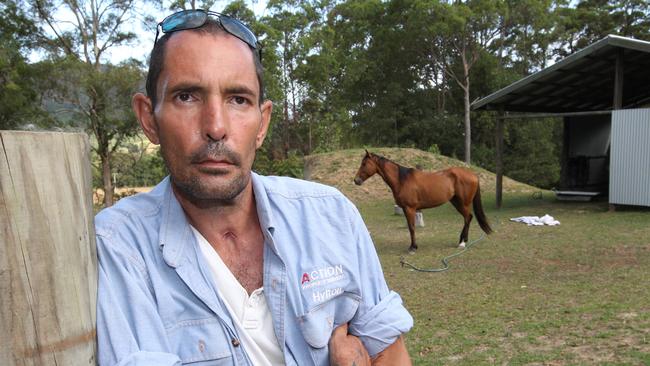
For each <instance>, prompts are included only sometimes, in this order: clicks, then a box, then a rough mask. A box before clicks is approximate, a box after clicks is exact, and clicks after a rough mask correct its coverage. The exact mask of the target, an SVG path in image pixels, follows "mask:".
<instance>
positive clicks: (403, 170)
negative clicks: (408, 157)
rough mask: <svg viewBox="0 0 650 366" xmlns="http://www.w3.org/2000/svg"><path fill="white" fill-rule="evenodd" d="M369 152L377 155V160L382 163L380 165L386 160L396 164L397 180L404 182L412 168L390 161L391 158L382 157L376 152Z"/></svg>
mask: <svg viewBox="0 0 650 366" xmlns="http://www.w3.org/2000/svg"><path fill="white" fill-rule="evenodd" d="M370 154H372V155H373V156H375V157H377V158H378V159H379V162H380V163H382V165H383V162H385V161H388V162H391V163H393V164H395V165H397V171H398V174H399V181H400V182H404V181H405V180H406V179H407V178H408V176H409V175H411V173H412V172H413V170H414V169H413V168H410V167H407V166H403V165H400V164H398V163H396V162H394V161H392V160H390V159H388V158H385V157H383V156H381V155H378V154H375V153H370Z"/></svg>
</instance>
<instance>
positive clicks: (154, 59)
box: [146, 17, 264, 108]
mask: <svg viewBox="0 0 650 366" xmlns="http://www.w3.org/2000/svg"><path fill="white" fill-rule="evenodd" d="M178 32H197V33H202V34H211V35H218V34H228V35H230V33H228V32H226V31H225V30H224V29H223V28H222V26H221V25H220V24H219V22H218V21H217V20H216V19H212V18H209V17H208V19H207V20H206V22H205V24H204V25H203V26H201V27H200V28H194V29H186V30H183V31H178ZM174 33H177V32H171V33H166V34H163V36H162V37H160V38H158V42H156V44H154V46H153V49H152V50H151V56H150V57H149V72H147V84H146V89H147V96H149V99H151V104H152V107H153V108H155V107H156V103H157V102H158V100H157V99H158V95H157V94H156V93H157V92H158V90H157V85H158V78H159V77H160V74H161V73H162V71H163V66H164V61H165V51H166V49H167V48H166V47H165V45H166V44H167V42H168V41H169V39H170V38H171V36H172V35H173V34H174ZM231 36H232V37H235V36H233V35H231ZM242 42H244V41H242ZM248 48H249V49H250V50H251V52H252V53H253V60H254V63H255V74H256V75H257V84H258V85H259V89H260V98H259V103H260V104H262V102H264V81H263V76H264V69H263V68H262V62H261V60H260V56H259V55H260V54H259V52H258V51H257V50H254V49H253V48H252V47H250V46H249V47H248Z"/></svg>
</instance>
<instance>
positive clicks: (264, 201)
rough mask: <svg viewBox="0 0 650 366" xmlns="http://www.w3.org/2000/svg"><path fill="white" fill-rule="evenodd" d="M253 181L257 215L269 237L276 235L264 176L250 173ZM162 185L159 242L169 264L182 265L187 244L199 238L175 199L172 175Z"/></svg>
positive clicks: (265, 233)
mask: <svg viewBox="0 0 650 366" xmlns="http://www.w3.org/2000/svg"><path fill="white" fill-rule="evenodd" d="M251 181H252V183H253V194H254V195H255V204H256V207H257V215H258V217H259V220H260V226H261V227H262V232H263V233H264V236H265V238H266V236H267V233H268V235H273V232H274V230H275V225H274V224H273V216H272V214H271V213H272V210H271V203H270V201H269V197H268V194H267V191H266V188H265V187H264V181H263V177H261V176H260V175H258V174H256V173H254V172H251ZM159 187H160V188H161V189H163V190H164V193H163V200H164V203H163V205H162V210H163V212H162V222H161V225H160V231H159V233H158V234H159V235H158V237H159V238H160V239H159V243H158V244H159V245H160V248H161V249H162V252H163V258H164V260H165V262H166V263H167V264H168V265H169V266H171V267H174V268H176V267H178V266H180V265H181V264H182V259H183V258H184V257H183V254H184V251H185V248H186V247H187V245H188V243H194V241H196V238H195V237H194V235H193V234H192V230H191V227H190V224H189V222H188V221H187V217H186V216H185V211H183V208H182V207H181V204H180V203H179V202H178V200H177V199H176V195H175V194H174V190H173V189H172V185H171V179H170V178H169V176H167V177H166V178H165V179H164V180H163V181H162V182H160V184H159ZM266 239H268V238H266Z"/></svg>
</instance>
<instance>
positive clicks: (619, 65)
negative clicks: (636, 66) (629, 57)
mask: <svg viewBox="0 0 650 366" xmlns="http://www.w3.org/2000/svg"><path fill="white" fill-rule="evenodd" d="M624 75H625V65H624V62H623V49H620V48H619V50H618V52H617V53H616V67H615V69H614V101H613V107H614V108H613V109H621V108H623V77H624Z"/></svg>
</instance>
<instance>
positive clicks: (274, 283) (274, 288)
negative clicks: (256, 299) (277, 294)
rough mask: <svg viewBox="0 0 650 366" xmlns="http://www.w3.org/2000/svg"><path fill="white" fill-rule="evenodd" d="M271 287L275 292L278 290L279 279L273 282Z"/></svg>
mask: <svg viewBox="0 0 650 366" xmlns="http://www.w3.org/2000/svg"><path fill="white" fill-rule="evenodd" d="M271 287H273V290H277V287H278V280H277V279H275V278H274V279H273V281H271Z"/></svg>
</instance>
